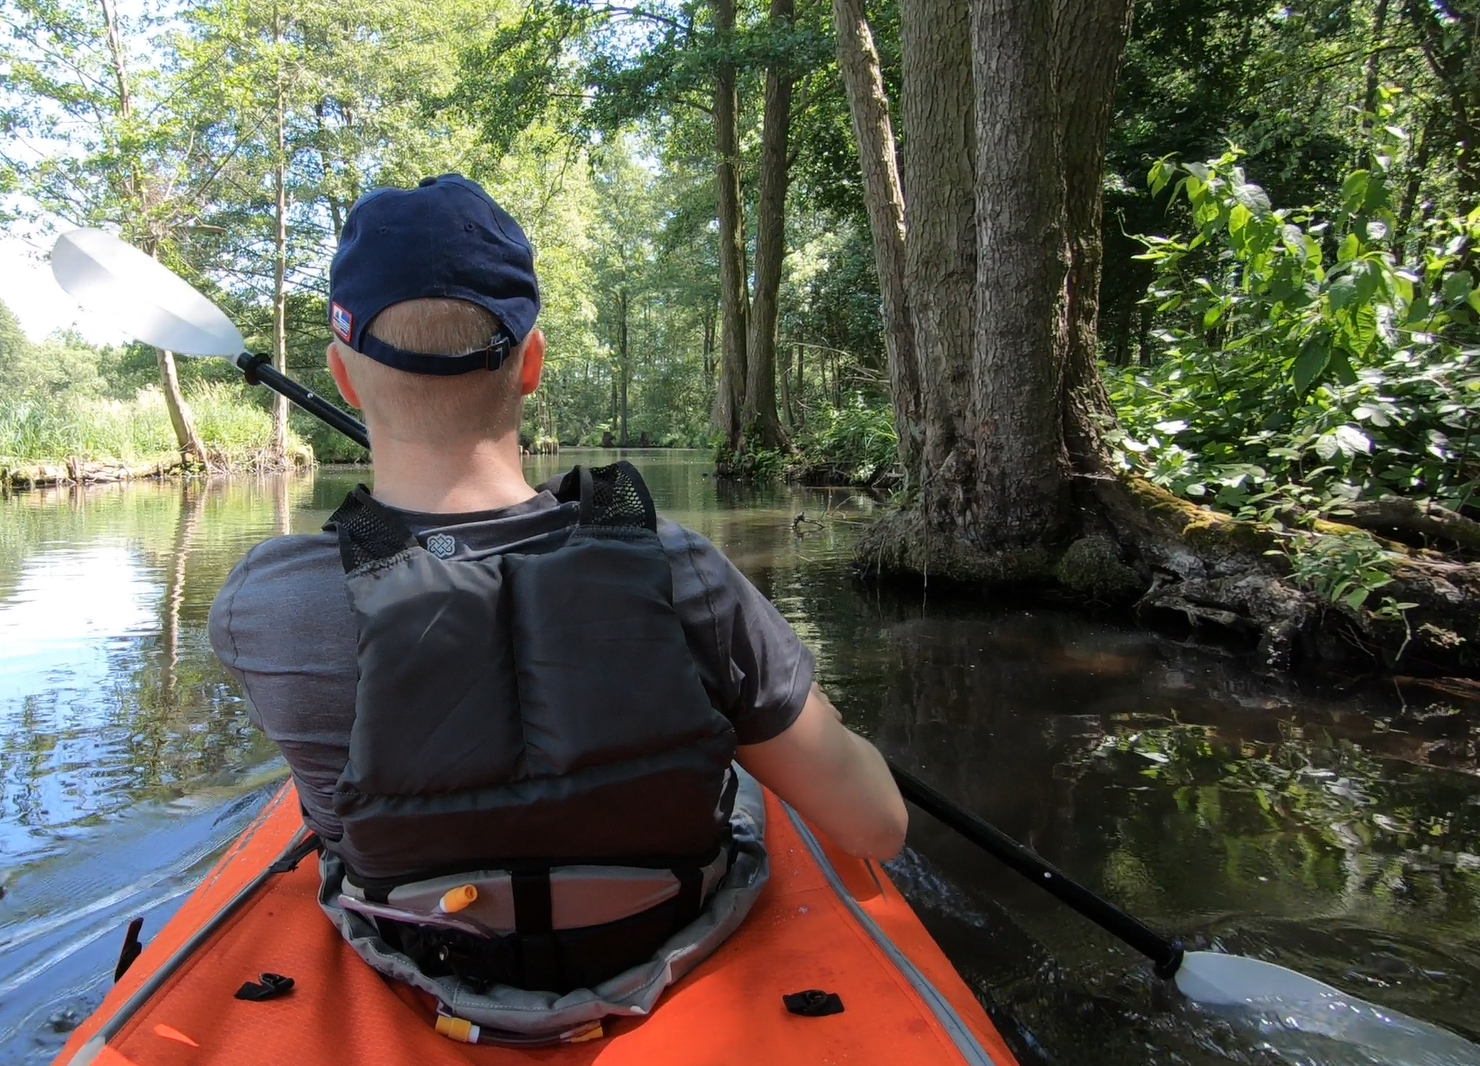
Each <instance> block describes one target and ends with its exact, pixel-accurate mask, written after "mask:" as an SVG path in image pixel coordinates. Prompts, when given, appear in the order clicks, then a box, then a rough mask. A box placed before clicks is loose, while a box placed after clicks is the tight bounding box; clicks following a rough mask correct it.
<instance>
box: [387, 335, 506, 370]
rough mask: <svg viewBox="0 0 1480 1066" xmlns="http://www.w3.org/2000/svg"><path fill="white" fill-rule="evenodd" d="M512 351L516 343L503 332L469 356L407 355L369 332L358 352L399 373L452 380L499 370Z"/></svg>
mask: <svg viewBox="0 0 1480 1066" xmlns="http://www.w3.org/2000/svg"><path fill="white" fill-rule="evenodd" d="M512 348H513V344H512V343H511V341H510V340H509V337H508V335H507V334H505V333H500V334H499V335H498V336H497V337H495V338H494V340H493V343H492V344H490V345H488V347H486V348H480V349H478V350H477V351H476V352H469V353H468V354H466V355H424V354H422V353H420V352H408V351H406V350H405V349H403V348H397V347H396V346H395V345H393V344H387V343H385V341H383V340H381V339H379V338H378V337H372V336H371V335H370V334H369V333H366V334H365V335H364V336H363V337H362V338H361V339H360V347H359V352H360V354H361V355H364V356H368V357H369V358H371V359H374V360H375V361H376V362H377V363H383V364H385V365H386V366H388V367H393V368H394V369H396V370H404V371H406V372H407V373H408V374H432V375H435V376H439V377H452V376H454V375H457V374H468V373H471V372H472V371H474V370H497V369H498V368H499V367H501V366H503V365H504V362H505V360H507V359H508V358H509V352H510V350H511V349H512Z"/></svg>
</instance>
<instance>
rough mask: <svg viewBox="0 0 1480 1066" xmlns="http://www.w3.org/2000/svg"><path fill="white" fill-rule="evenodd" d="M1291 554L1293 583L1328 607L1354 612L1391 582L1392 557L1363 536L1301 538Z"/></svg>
mask: <svg viewBox="0 0 1480 1066" xmlns="http://www.w3.org/2000/svg"><path fill="white" fill-rule="evenodd" d="M1299 542H1300V550H1298V551H1295V552H1292V553H1291V561H1292V565H1293V573H1294V577H1295V580H1296V581H1297V582H1299V583H1300V584H1302V585H1304V586H1305V587H1306V588H1308V589H1310V590H1311V591H1312V592H1315V593H1317V594H1318V595H1319V596H1321V597H1322V598H1323V599H1325V600H1326V601H1327V602H1329V603H1344V604H1346V606H1348V607H1350V608H1351V609H1352V610H1356V609H1357V608H1359V607H1361V606H1362V605H1363V604H1365V603H1366V602H1367V598H1368V597H1369V596H1371V595H1372V593H1374V592H1376V591H1377V590H1378V589H1380V588H1382V587H1383V586H1385V585H1388V584H1390V583H1391V582H1392V580H1393V576H1392V562H1393V555H1392V553H1391V552H1388V551H1385V550H1384V549H1383V547H1382V545H1380V544H1378V543H1377V541H1375V540H1373V539H1372V538H1371V537H1369V536H1367V535H1366V534H1364V533H1348V534H1343V535H1341V536H1330V537H1325V536H1308V535H1307V536H1301V537H1300V538H1299Z"/></svg>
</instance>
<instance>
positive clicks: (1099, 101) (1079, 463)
mask: <svg viewBox="0 0 1480 1066" xmlns="http://www.w3.org/2000/svg"><path fill="white" fill-rule="evenodd" d="M1131 9H1132V3H1131V0H1060V3H1059V17H1058V25H1059V27H1060V31H1059V32H1060V36H1059V39H1058V41H1057V51H1058V86H1059V106H1060V109H1061V115H1062V120H1063V162H1064V215H1065V223H1066V225H1067V227H1068V250H1069V273H1068V291H1067V298H1068V311H1067V314H1068V351H1067V352H1066V354H1065V360H1064V379H1063V381H1064V385H1063V404H1062V418H1063V425H1064V441H1065V444H1066V445H1067V447H1068V449H1069V454H1070V458H1071V460H1072V462H1073V465H1074V469H1075V471H1076V472H1078V473H1080V474H1098V473H1100V472H1101V471H1102V469H1103V466H1104V462H1103V460H1104V456H1105V446H1104V441H1103V440H1102V429H1103V427H1104V426H1105V425H1107V424H1108V423H1110V422H1112V421H1113V420H1114V413H1113V411H1112V409H1111V407H1110V398H1109V396H1107V395H1106V393H1105V385H1104V382H1103V381H1102V380H1101V378H1100V368H1099V363H1098V358H1097V355H1098V353H1097V347H1098V345H1097V341H1096V326H1097V320H1098V318H1099V314H1100V267H1101V263H1102V261H1103V252H1104V243H1103V239H1102V235H1101V215H1102V208H1103V204H1104V196H1103V194H1102V190H1103V179H1104V172H1105V140H1106V137H1107V136H1108V135H1109V133H1110V120H1111V117H1112V112H1113V109H1114V104H1115V83H1116V80H1117V79H1118V77H1119V74H1120V62H1121V56H1122V55H1123V54H1124V52H1125V45H1126V41H1127V39H1128V38H1129V37H1130V28H1131Z"/></svg>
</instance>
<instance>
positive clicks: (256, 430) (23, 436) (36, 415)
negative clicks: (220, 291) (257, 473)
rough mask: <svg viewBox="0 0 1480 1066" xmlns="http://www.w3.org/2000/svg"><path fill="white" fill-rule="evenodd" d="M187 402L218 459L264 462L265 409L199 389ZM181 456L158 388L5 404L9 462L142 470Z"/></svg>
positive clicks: (225, 392)
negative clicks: (120, 465)
mask: <svg viewBox="0 0 1480 1066" xmlns="http://www.w3.org/2000/svg"><path fill="white" fill-rule="evenodd" d="M186 399H187V400H188V401H189V403H190V407H191V412H192V413H193V415H194V417H195V422H196V428H197V429H198V430H199V431H200V435H201V439H202V441H203V442H204V443H205V445H206V448H207V450H208V451H209V452H210V453H211V455H212V457H213V458H215V459H218V460H221V461H224V462H225V463H227V464H229V465H231V466H234V467H244V466H250V465H252V464H253V463H255V462H256V461H258V460H259V459H260V458H261V457H262V452H263V448H264V445H265V443H266V441H267V440H268V438H269V436H270V435H271V430H272V427H271V418H270V416H269V414H268V413H267V411H266V409H265V408H263V407H260V406H257V405H255V404H252V403H250V402H247V400H246V398H245V396H244V394H243V392H242V390H241V389H240V388H238V387H232V386H225V385H219V384H214V383H206V384H201V385H199V386H197V387H195V388H192V389H190V390H187V392H186ZM303 450H304V446H303V444H302V443H301V441H299V440H297V438H296V437H295V438H294V439H293V440H291V441H290V443H289V452H290V453H293V452H302V451H303ZM178 455H179V448H178V446H177V445H176V442H175V431H174V428H173V426H172V425H171V424H170V416H169V412H168V410H166V408H165V403H164V396H163V395H162V394H161V393H160V391H159V389H158V388H156V387H154V386H150V387H149V388H146V389H142V390H140V391H139V392H138V393H136V394H135V395H134V396H133V397H132V398H130V399H128V400H117V399H107V398H103V397H88V396H81V395H78V394H77V393H75V392H73V393H64V394H63V395H61V396H60V397H53V398H50V399H47V398H43V397H36V398H33V399H29V400H24V401H21V402H19V403H14V402H7V403H4V404H0V457H3V458H4V459H5V460H6V461H8V462H22V463H24V462H31V463H43V462H50V463H60V462H64V461H66V460H68V459H72V458H77V459H81V460H85V461H91V460H120V461H123V462H129V463H144V462H155V461H160V460H166V459H171V458H176V457H178Z"/></svg>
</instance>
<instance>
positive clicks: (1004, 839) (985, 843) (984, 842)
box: [889, 759, 1182, 977]
mask: <svg viewBox="0 0 1480 1066" xmlns="http://www.w3.org/2000/svg"><path fill="white" fill-rule="evenodd" d="M889 772H890V773H891V774H893V775H894V781H895V783H896V784H898V785H899V791H900V793H901V794H902V795H903V796H904V798H905V799H907V800H909V801H910V802H911V803H913V804H914V805H915V806H916V807H919V808H920V809H921V810H922V811H924V812H925V813H926V814H928V815H930V816H931V817H932V818H935V819H936V820H937V821H940V822H943V823H945V824H946V825H948V826H950V827H951V828H952V829H954V830H955V831H956V832H958V833H960V834H961V835H962V836H963V837H965V838H966V839H967V840H969V841H971V842H972V843H973V844H975V845H976V846H977V847H979V848H981V849H982V850H983V851H985V852H987V853H988V854H990V855H992V856H993V857H994V858H996V859H999V860H1001V861H1002V862H1003V863H1006V864H1007V865H1008V866H1010V867H1012V868H1013V869H1014V870H1016V871H1017V872H1018V873H1020V874H1022V875H1023V876H1024V877H1026V878H1027V879H1028V880H1029V881H1032V882H1033V883H1034V884H1035V885H1037V886H1038V887H1039V888H1043V889H1046V890H1047V891H1048V892H1049V893H1051V894H1052V895H1054V896H1055V897H1057V898H1058V899H1059V900H1060V901H1061V902H1063V903H1067V904H1068V905H1069V906H1070V907H1072V908H1073V909H1074V910H1076V911H1078V912H1079V913H1080V914H1082V915H1084V916H1085V917H1086V918H1088V919H1089V920H1090V921H1092V922H1094V923H1095V924H1096V925H1098V926H1099V927H1100V928H1101V929H1103V930H1105V931H1106V932H1107V933H1109V934H1110V935H1111V936H1114V937H1118V938H1119V939H1121V940H1123V941H1125V942H1126V943H1127V944H1129V945H1130V946H1131V947H1133V948H1135V949H1136V950H1137V951H1139V952H1140V953H1141V954H1142V955H1145V956H1146V957H1147V958H1148V959H1150V960H1151V961H1152V962H1153V963H1155V964H1156V973H1157V975H1158V976H1160V977H1171V976H1172V974H1174V973H1176V972H1177V967H1178V966H1180V965H1181V964H1182V945H1181V944H1179V943H1177V942H1175V941H1171V940H1167V939H1166V938H1165V937H1163V936H1161V935H1160V934H1158V933H1157V932H1155V931H1154V930H1152V929H1150V928H1149V927H1147V926H1146V925H1145V924H1144V923H1142V922H1141V921H1140V920H1139V919H1137V918H1134V917H1132V916H1131V915H1129V914H1127V913H1125V911H1123V910H1121V909H1120V908H1119V907H1117V906H1115V905H1114V904H1113V903H1111V902H1110V901H1109V900H1106V899H1103V898H1101V897H1100V896H1097V895H1095V894H1094V893H1093V892H1091V891H1090V890H1089V889H1087V888H1085V887H1084V886H1083V885H1081V884H1080V883H1079V882H1077V881H1075V880H1074V879H1073V878H1070V877H1066V876H1065V875H1064V874H1063V872H1062V871H1060V870H1059V869H1058V868H1057V867H1055V866H1053V865H1051V864H1049V863H1048V862H1046V861H1045V860H1044V859H1042V858H1040V857H1039V856H1038V855H1036V854H1034V853H1033V852H1032V851H1029V850H1028V849H1027V848H1025V847H1023V845H1021V844H1019V843H1018V842H1017V841H1016V840H1013V839H1012V837H1010V836H1008V835H1007V834H1006V833H1004V832H1002V831H1001V830H1000V829H998V828H997V827H996V826H993V825H989V824H987V823H986V822H984V821H982V820H981V819H980V818H978V817H977V816H976V815H974V814H972V813H971V812H969V811H964V810H962V809H961V808H960V807H958V806H957V805H956V804H954V803H952V802H951V801H950V800H948V799H946V797H945V796H942V795H941V794H940V793H939V792H937V791H935V789H933V788H931V787H930V786H929V785H927V784H926V783H925V782H924V781H921V780H920V779H919V778H918V777H916V776H915V775H914V774H912V773H910V772H909V771H907V770H901V769H900V768H899V767H898V766H896V765H895V764H894V761H893V760H892V759H891V760H889Z"/></svg>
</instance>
